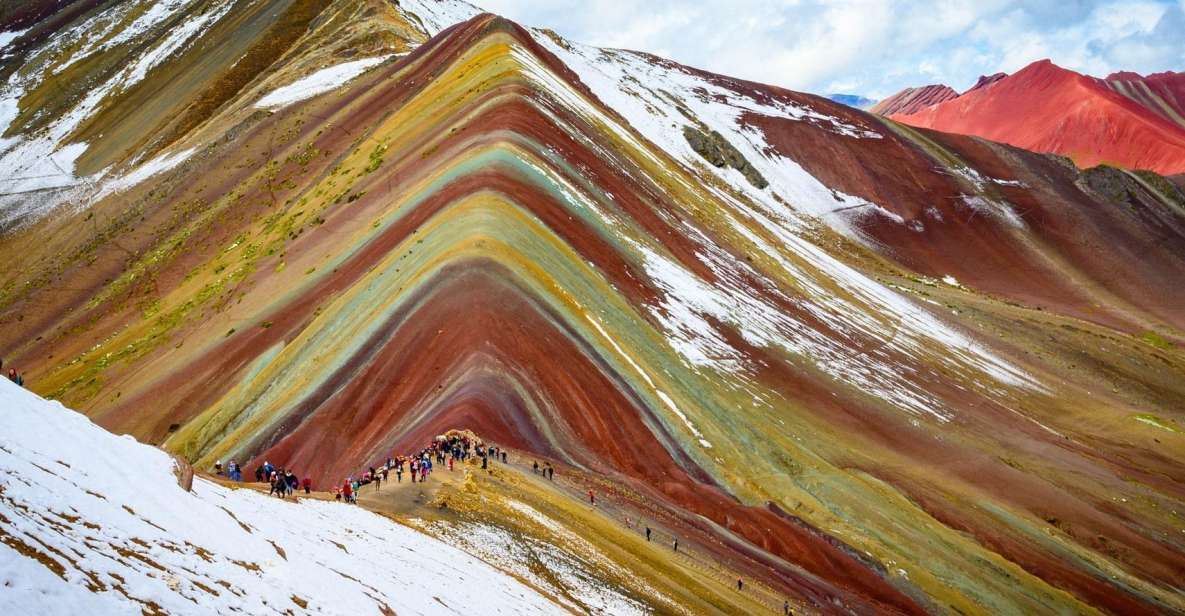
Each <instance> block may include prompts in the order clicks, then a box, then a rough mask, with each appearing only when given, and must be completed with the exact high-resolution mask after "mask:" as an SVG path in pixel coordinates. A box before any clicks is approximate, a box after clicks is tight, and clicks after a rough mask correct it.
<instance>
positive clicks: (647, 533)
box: [646, 526, 650, 542]
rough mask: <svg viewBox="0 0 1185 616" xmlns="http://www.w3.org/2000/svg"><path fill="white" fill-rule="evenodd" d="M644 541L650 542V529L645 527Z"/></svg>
mask: <svg viewBox="0 0 1185 616" xmlns="http://www.w3.org/2000/svg"><path fill="white" fill-rule="evenodd" d="M646 541H647V542H649V541H650V527H649V526H647V527H646Z"/></svg>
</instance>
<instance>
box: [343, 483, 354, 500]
mask: <svg viewBox="0 0 1185 616" xmlns="http://www.w3.org/2000/svg"><path fill="white" fill-rule="evenodd" d="M341 493H342V498H343V499H345V501H346V502H347V503H352V502H354V486H353V485H351V483H350V480H349V479H346V482H345V483H343V484H342V489H341Z"/></svg>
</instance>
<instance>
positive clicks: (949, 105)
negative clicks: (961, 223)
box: [871, 60, 1185, 175]
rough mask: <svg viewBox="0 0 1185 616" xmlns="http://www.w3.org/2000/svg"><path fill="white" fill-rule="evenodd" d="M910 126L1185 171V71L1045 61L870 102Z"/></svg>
mask: <svg viewBox="0 0 1185 616" xmlns="http://www.w3.org/2000/svg"><path fill="white" fill-rule="evenodd" d="M871 111H872V112H873V113H878V114H880V115H884V116H888V117H890V118H892V119H894V120H897V121H899V122H903V123H905V124H909V125H911V126H919V127H924V128H933V129H937V130H941V131H946V132H953V133H962V134H967V135H976V136H979V137H985V138H987V139H991V140H994V141H1002V142H1005V143H1009V144H1012V145H1016V146H1019V147H1022V148H1026V149H1030V150H1035V151H1038V152H1051V153H1056V154H1061V155H1064V156H1068V157H1069V158H1070V159H1072V160H1073V161H1074V162H1075V163H1076V164H1077V165H1078V166H1080V167H1090V166H1094V165H1098V164H1111V165H1116V166H1121V167H1127V168H1132V169H1149V170H1152V171H1156V172H1158V173H1162V174H1167V175H1172V174H1180V173H1185V73H1173V72H1166V73H1157V74H1153V75H1148V76H1141V75H1138V74H1136V73H1132V72H1119V73H1114V74H1111V75H1108V76H1107V77H1105V78H1102V79H1100V78H1096V77H1091V76H1088V75H1083V74H1080V73H1076V72H1074V71H1071V70H1068V69H1065V68H1062V67H1060V66H1057V65H1055V64H1054V63H1052V62H1050V61H1049V60H1041V61H1038V62H1034V63H1032V64H1030V65H1028V66H1026V67H1025V68H1023V69H1021V70H1020V71H1017V72H1016V73H1014V74H1012V75H1006V74H1004V73H998V74H996V75H990V76H985V77H980V79H979V82H977V83H976V84H975V86H973V87H972V88H971V89H969V90H967V91H966V92H963V93H962V94H959V93H957V92H955V91H954V90H953V89H951V88H950V87H948V86H945V85H928V86H923V87H920V88H906V89H905V90H902V91H901V92H898V93H897V94H894V95H893V96H890V97H889V98H886V99H885V100H883V101H881V102H880V103H877V104H876V105H875V106H873V107H872V108H871Z"/></svg>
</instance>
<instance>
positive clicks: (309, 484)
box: [300, 477, 313, 494]
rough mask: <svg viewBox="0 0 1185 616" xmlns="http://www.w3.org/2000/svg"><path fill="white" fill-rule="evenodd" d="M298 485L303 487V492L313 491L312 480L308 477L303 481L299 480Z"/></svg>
mask: <svg viewBox="0 0 1185 616" xmlns="http://www.w3.org/2000/svg"><path fill="white" fill-rule="evenodd" d="M300 485H301V486H302V487H303V488H304V493H305V494H308V493H309V492H312V491H313V480H312V479H311V478H309V477H305V478H304V481H302V482H300Z"/></svg>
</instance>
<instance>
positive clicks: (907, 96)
mask: <svg viewBox="0 0 1185 616" xmlns="http://www.w3.org/2000/svg"><path fill="white" fill-rule="evenodd" d="M958 97H959V93H958V92H955V91H954V90H953V89H951V87H950V86H946V85H941V84H933V85H928V86H922V87H920V88H906V89H904V90H902V91H900V92H898V93H896V94H894V95H893V96H890V97H889V98H886V99H885V100H883V101H881V102H879V103H877V104H875V105H873V106H872V107H871V108H870V109H869V111H871V112H872V113H877V114H880V115H884V116H891V115H893V114H896V113H916V112H918V111H921V110H923V109H925V108H927V107H929V106H931V105H936V104H938V103H941V102H944V101H948V100H951V99H953V98H958Z"/></svg>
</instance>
